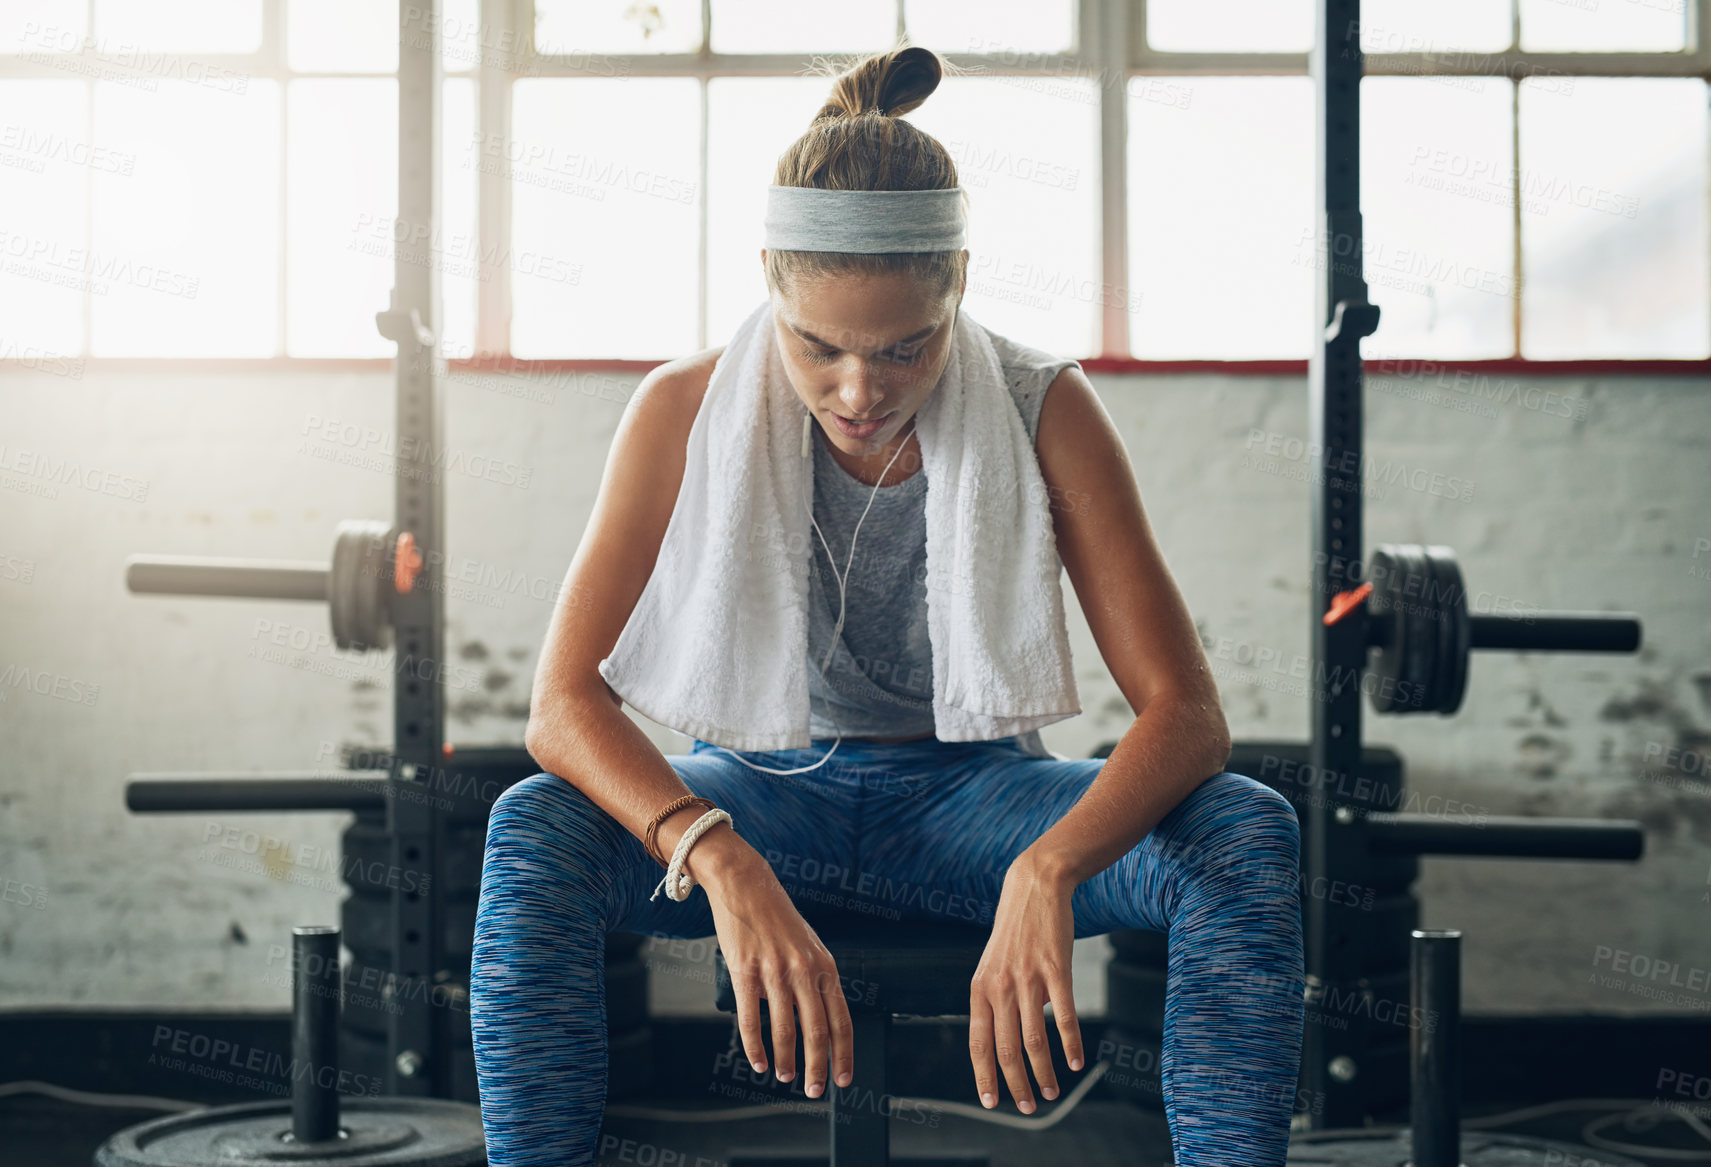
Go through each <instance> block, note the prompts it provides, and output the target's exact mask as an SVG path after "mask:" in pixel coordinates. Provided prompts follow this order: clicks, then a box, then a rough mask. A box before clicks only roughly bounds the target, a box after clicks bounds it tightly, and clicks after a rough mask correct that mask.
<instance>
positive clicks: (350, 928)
mask: <svg viewBox="0 0 1711 1167" xmlns="http://www.w3.org/2000/svg"><path fill="white" fill-rule="evenodd" d="M475 904H476V901H475V898H474V897H473V896H470V895H468V894H465V895H461V896H449V897H447V898H445V899H444V900H442V901H441V905H442V907H441V910H442V912H443V915H442V917H441V924H442V933H443V934H442V938H441V941H440V943H441V944H442V945H443V946H444V948H443V951H444V952H445V954H446V957H447V959H448V960H449V961H453V962H455V963H456V965H457V967H459V968H468V967H469V950H470V948H471V947H472V946H473V945H474V942H475ZM391 913H392V897H391V895H390V894H387V895H383V896H380V895H357V894H352V895H349V896H346V897H345V901H344V903H343V904H341V905H340V907H339V919H340V922H341V926H342V927H343V929H344V944H345V947H346V948H348V949H350V950H351V951H352V952H358V953H362V954H363V955H364V956H365V957H366V958H367V963H369V964H378V965H390V963H391V962H390V960H389V959H388V958H387V957H386V956H385V955H384V954H385V953H389V952H391V951H392V915H391ZM377 954H381V955H379V956H378V958H377Z"/></svg>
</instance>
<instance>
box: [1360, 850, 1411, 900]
mask: <svg viewBox="0 0 1711 1167" xmlns="http://www.w3.org/2000/svg"><path fill="white" fill-rule="evenodd" d="M1419 878H1420V857H1419V856H1418V855H1374V856H1372V857H1371V858H1370V859H1369V860H1368V861H1367V877H1366V882H1367V883H1368V884H1369V885H1371V887H1372V888H1373V889H1374V890H1375V891H1377V892H1378V894H1379V895H1392V894H1394V893H1396V892H1402V891H1407V890H1408V888H1409V887H1411V886H1412V885H1413V884H1414V883H1415V882H1416V881H1417V880H1418V879H1419Z"/></svg>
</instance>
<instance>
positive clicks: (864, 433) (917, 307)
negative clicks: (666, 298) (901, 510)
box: [761, 251, 962, 457]
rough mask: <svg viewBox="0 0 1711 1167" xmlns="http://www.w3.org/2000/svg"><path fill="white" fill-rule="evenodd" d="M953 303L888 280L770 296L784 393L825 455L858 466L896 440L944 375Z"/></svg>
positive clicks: (914, 284)
mask: <svg viewBox="0 0 1711 1167" xmlns="http://www.w3.org/2000/svg"><path fill="white" fill-rule="evenodd" d="M761 254H762V256H763V257H764V256H765V252H764V251H763V252H762V253H761ZM763 262H764V259H763ZM961 303H962V290H961V289H960V288H959V289H957V290H956V292H955V294H953V295H947V296H943V297H935V296H934V295H933V289H932V288H931V287H929V286H924V285H923V284H922V283H921V281H919V280H916V279H911V278H910V277H908V276H906V275H890V274H888V275H871V276H869V275H850V276H838V277H826V278H822V279H819V280H809V281H802V282H801V284H800V286H799V287H797V288H796V289H795V293H794V295H792V296H791V297H789V298H785V297H783V296H780V295H774V297H773V308H774V311H773V320H774V327H775V329H776V330H777V334H778V348H779V352H780V353H781V354H782V355H783V358H784V367H785V370H786V372H787V373H788V374H789V377H790V383H791V385H792V386H793V387H794V388H795V390H796V395H797V396H798V397H800V398H801V399H802V403H803V404H804V405H806V406H807V407H808V409H809V411H810V412H811V413H812V414H813V415H814V416H815V418H816V419H818V420H819V423H820V427H821V428H822V429H824V430H825V431H826V435H827V437H828V438H829V439H830V440H831V442H832V444H833V445H835V446H836V447H837V448H838V449H839V450H842V451H843V452H844V453H846V454H849V455H851V456H853V457H867V456H871V455H875V454H878V453H880V452H881V451H884V450H885V449H886V447H887V446H888V445H890V444H892V443H893V442H894V441H895V440H896V438H897V436H898V434H900V433H902V432H903V430H904V429H905V428H906V427H907V426H908V425H909V419H910V418H912V417H914V416H915V411H916V410H918V409H920V408H921V406H922V405H923V404H925V402H926V400H927V397H928V396H929V395H930V394H931V393H932V391H933V389H934V387H935V386H936V385H937V384H938V383H939V377H940V376H941V375H942V374H943V373H944V370H945V364H946V363H947V362H948V361H949V360H950V353H951V340H952V333H953V331H954V330H955V325H956V314H957V308H958V306H959V305H960V304H961ZM863 422H868V423H875V422H877V424H876V425H875V424H869V425H866V426H863V425H861V423H863Z"/></svg>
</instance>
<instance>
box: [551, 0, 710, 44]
mask: <svg viewBox="0 0 1711 1167" xmlns="http://www.w3.org/2000/svg"><path fill="white" fill-rule="evenodd" d="M700 47H701V0H654V2H653V3H650V4H629V3H625V2H624V0H605V3H601V4H590V3H589V2H588V0H535V51H536V52H539V53H562V54H565V55H568V56H576V55H584V54H587V53H693V52H695V51H696V50H697V49H699V48H700Z"/></svg>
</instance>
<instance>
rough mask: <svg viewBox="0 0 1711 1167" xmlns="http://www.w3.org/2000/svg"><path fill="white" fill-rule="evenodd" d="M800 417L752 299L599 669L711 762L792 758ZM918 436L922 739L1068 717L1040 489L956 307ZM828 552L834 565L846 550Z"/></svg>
mask: <svg viewBox="0 0 1711 1167" xmlns="http://www.w3.org/2000/svg"><path fill="white" fill-rule="evenodd" d="M807 416H809V413H808V409H807V407H806V406H805V405H803V404H802V399H801V398H799V397H798V396H797V395H796V392H795V390H794V389H793V388H792V387H791V385H790V381H789V379H788V377H787V375H786V373H785V370H784V365H783V362H782V359H781V357H780V355H779V352H778V344H777V339H776V333H775V331H774V325H773V311H772V302H771V300H770V299H768V300H767V301H765V302H763V303H762V304H761V305H760V306H759V307H758V308H756V309H755V310H754V311H753V312H752V313H750V314H749V316H748V318H747V319H746V320H744V321H743V323H742V325H741V326H740V327H739V328H738V329H737V331H736V334H735V335H734V336H733V337H732V338H731V341H730V343H729V344H727V345H726V346H725V350H724V352H722V353H721V354H720V355H719V359H718V362H717V363H716V364H715V365H714V366H713V374H712V378H711V379H710V380H709V382H708V385H707V393H706V396H705V398H704V399H703V401H702V404H701V409H700V411H699V412H698V413H697V414H696V416H695V421H694V423H693V424H692V425H691V426H690V430H689V445H688V450H687V456H686V461H685V466H684V473H683V483H682V486H681V488H680V489H679V490H678V494H677V504H676V506H675V507H674V508H673V509H672V512H671V522H670V524H669V525H668V526H667V528H666V532H665V538H664V540H663V541H662V542H661V544H660V550H659V557H658V559H657V560H656V562H655V564H654V569H653V574H652V575H651V576H650V577H649V578H648V582H647V584H646V586H645V587H644V588H643V590H642V594H641V596H640V598H639V599H638V600H637V602H636V607H635V610H634V611H633V612H632V613H631V615H630V619H629V621H628V622H627V623H626V624H625V625H624V630H623V632H622V633H621V634H620V635H619V637H618V642H617V644H616V645H614V646H613V648H612V653H611V655H610V656H608V657H606V658H605V659H604V660H602V661H601V662H600V666H599V667H600V675H601V676H602V677H604V678H606V682H607V684H609V685H611V686H612V689H613V690H614V691H615V692H616V693H617V694H618V696H619V697H621V698H623V699H624V701H626V702H628V703H629V704H630V705H631V706H632V707H634V708H635V709H637V710H638V711H640V712H641V713H643V714H645V715H646V716H648V717H650V718H652V719H653V720H654V721H656V722H658V723H659V724H661V725H664V726H667V727H669V728H671V729H675V730H677V731H678V732H679V733H682V734H686V735H688V736H690V737H692V738H698V739H700V740H702V741H706V742H710V743H712V744H713V745H718V746H724V747H726V748H727V749H733V750H781V749H802V748H806V747H807V746H809V745H810V738H809V730H808V725H809V722H808V713H809V702H808V669H809V668H810V663H809V661H808V594H809V593H808V572H809V570H810V567H811V565H812V548H813V546H814V544H813V543H812V542H810V541H811V540H815V539H817V538H818V536H816V535H815V534H814V531H813V529H812V528H811V527H810V525H809V514H810V510H811V508H812V505H813V502H812V490H813V473H812V470H813V464H812V451H811V450H808V449H806V448H805V446H804V443H803V440H802V437H803V434H802V424H803V419H804V418H805V417H807ZM812 424H816V425H817V424H818V423H817V422H814V423H812ZM916 432H917V434H918V435H919V438H920V443H921V452H922V457H923V464H922V469H921V473H924V474H926V476H927V491H926V495H927V497H926V504H925V505H926V528H927V574H928V579H927V632H928V639H929V641H930V643H931V644H932V650H933V722H934V726H935V731H936V734H937V736H938V738H939V739H940V740H942V741H990V740H994V739H997V738H1004V737H1010V736H1012V735H1016V734H1028V733H1031V732H1032V731H1034V730H1037V729H1038V728H1039V727H1040V726H1043V725H1050V724H1051V723H1053V722H1057V721H1062V720H1064V719H1065V718H1068V717H1073V716H1075V715H1076V714H1077V713H1080V712H1081V704H1080V697H1079V694H1078V693H1077V691H1076V686H1075V671H1074V662H1073V660H1072V659H1071V655H1070V649H1069V636H1068V630H1067V628H1066V626H1065V623H1064V605H1063V590H1062V588H1061V586H1060V584H1059V580H1058V576H1059V573H1060V572H1061V570H1062V563H1061V561H1060V560H1059V559H1058V555H1057V541H1056V538H1055V536H1054V534H1053V531H1052V522H1051V514H1050V512H1049V510H1048V509H1047V491H1046V486H1045V481H1044V479H1043V478H1042V477H1041V476H1040V469H1039V463H1038V461H1037V460H1036V458H1035V456H1034V451H1033V447H1032V445H1031V444H1030V443H1029V440H1028V432H1027V429H1026V427H1024V426H1023V424H1022V418H1021V415H1020V414H1019V413H1018V412H1017V410H1016V408H1015V404H1014V402H1013V401H1012V399H1011V397H1010V394H1009V390H1008V388H1007V387H1006V386H1005V384H1004V380H1003V376H1002V373H1001V371H1000V368H999V364H998V357H997V354H996V353H995V352H994V350H993V346H992V340H991V337H990V334H989V333H988V332H987V330H986V329H985V328H984V327H983V326H982V325H980V324H979V323H977V322H976V321H975V320H973V319H972V318H971V317H970V316H969V315H968V313H967V312H966V311H963V310H962V309H960V308H959V309H958V311H957V318H956V325H955V335H954V336H953V337H952V340H951V352H950V358H949V360H948V362H947V363H946V365H945V371H944V375H943V377H942V378H941V379H940V381H939V383H938V385H937V386H935V387H934V389H933V392H932V394H931V395H930V396H929V397H928V398H927V400H926V403H925V404H924V405H922V407H921V408H920V410H919V411H918V412H917V414H916ZM810 436H811V437H813V436H814V435H810ZM815 440H818V439H817V437H816V438H815ZM863 529H864V531H867V532H868V534H867V535H866V537H867V538H876V539H883V538H885V532H884V531H883V529H879V530H875V529H873V528H869V527H865V526H864V528H863ZM859 541H860V540H859V538H858V542H859ZM833 550H834V553H835V555H836V556H837V557H838V559H837V561H838V562H841V557H842V556H843V555H845V554H846V553H847V552H848V548H843V549H838V548H834V549H833ZM858 559H859V557H858ZM816 663H817V662H816ZM1032 740H1033V741H1035V742H1037V741H1038V738H1037V736H1036V737H1035V738H1034V739H1032ZM1053 756H1058V755H1053Z"/></svg>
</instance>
